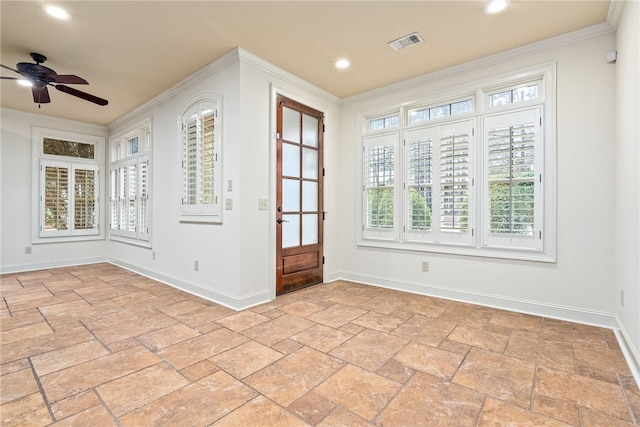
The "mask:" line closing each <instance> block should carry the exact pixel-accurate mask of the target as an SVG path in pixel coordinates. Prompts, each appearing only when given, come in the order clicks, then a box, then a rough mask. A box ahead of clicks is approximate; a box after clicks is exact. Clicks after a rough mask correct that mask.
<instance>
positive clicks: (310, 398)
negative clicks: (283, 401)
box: [287, 393, 336, 425]
mask: <svg viewBox="0 0 640 427" xmlns="http://www.w3.org/2000/svg"><path fill="white" fill-rule="evenodd" d="M335 407H336V405H334V404H333V403H331V402H329V401H328V400H327V399H325V398H324V397H320V396H318V395H317V394H314V393H307V394H305V395H303V396H302V397H301V398H300V399H298V400H296V401H295V402H293V403H292V404H291V405H289V407H288V408H287V409H289V410H290V411H291V412H293V413H294V414H296V415H297V416H298V417H300V418H302V419H303V420H304V421H306V422H307V423H309V424H311V425H316V424H318V423H319V422H320V421H322V420H323V419H325V418H326V417H327V415H329V414H330V413H331V412H332V411H333V409H334V408H335Z"/></svg>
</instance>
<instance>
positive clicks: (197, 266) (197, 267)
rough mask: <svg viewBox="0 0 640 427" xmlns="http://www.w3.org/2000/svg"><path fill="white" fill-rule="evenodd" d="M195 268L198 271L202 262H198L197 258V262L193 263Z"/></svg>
mask: <svg viewBox="0 0 640 427" xmlns="http://www.w3.org/2000/svg"><path fill="white" fill-rule="evenodd" d="M193 268H194V269H195V270H196V271H198V270H199V269H200V263H199V262H198V260H195V262H194V263H193Z"/></svg>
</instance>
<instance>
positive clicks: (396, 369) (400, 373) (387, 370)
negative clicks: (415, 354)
mask: <svg viewBox="0 0 640 427" xmlns="http://www.w3.org/2000/svg"><path fill="white" fill-rule="evenodd" d="M415 373H416V371H415V370H414V369H411V368H410V367H408V366H406V365H404V364H402V363H400V362H399V361H397V360H395V359H390V360H388V361H387V362H386V363H385V364H384V365H382V366H381V367H380V369H378V370H377V371H376V374H378V375H380V376H383V377H385V378H389V379H390V380H393V381H395V382H398V383H400V384H404V383H406V382H407V380H409V378H411V376H413V374H415Z"/></svg>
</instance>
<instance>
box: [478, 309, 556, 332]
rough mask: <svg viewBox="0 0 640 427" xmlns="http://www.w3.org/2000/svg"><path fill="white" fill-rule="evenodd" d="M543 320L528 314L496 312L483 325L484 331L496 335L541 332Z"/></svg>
mask: <svg viewBox="0 0 640 427" xmlns="http://www.w3.org/2000/svg"><path fill="white" fill-rule="evenodd" d="M544 324H545V319H544V318H542V317H538V316H532V315H530V314H522V313H514V312H510V311H496V312H495V313H494V314H493V315H492V316H491V319H489V321H488V322H487V324H486V325H485V327H484V328H485V330H487V331H489V332H496V333H498V334H510V333H511V332H515V331H521V332H542V328H543V326H544Z"/></svg>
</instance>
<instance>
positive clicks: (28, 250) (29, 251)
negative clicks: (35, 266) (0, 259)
mask: <svg viewBox="0 0 640 427" xmlns="http://www.w3.org/2000/svg"><path fill="white" fill-rule="evenodd" d="M24 253H25V254H26V255H31V246H25V247H24Z"/></svg>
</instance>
